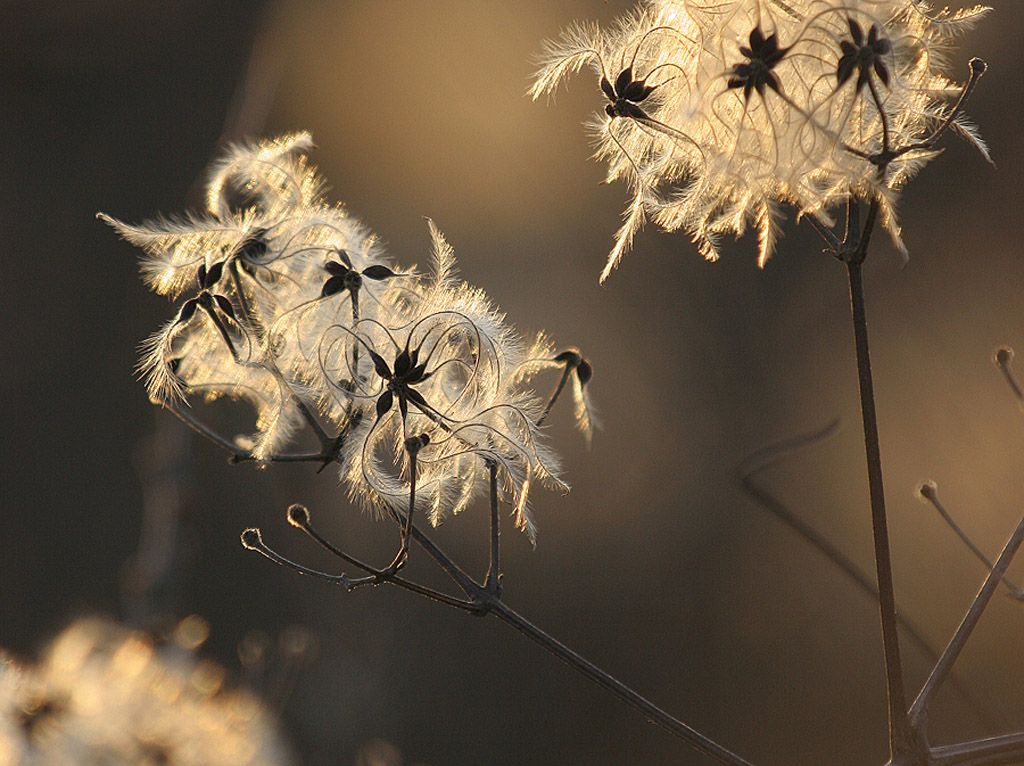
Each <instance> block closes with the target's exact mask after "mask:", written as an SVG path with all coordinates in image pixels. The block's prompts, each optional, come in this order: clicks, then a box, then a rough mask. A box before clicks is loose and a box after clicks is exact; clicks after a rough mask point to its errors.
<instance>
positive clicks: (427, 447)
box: [100, 133, 592, 538]
mask: <svg viewBox="0 0 1024 766" xmlns="http://www.w3.org/2000/svg"><path fill="white" fill-rule="evenodd" d="M311 146H312V141H311V138H310V137H309V135H308V134H305V133H299V134H295V135H291V136H285V137H283V138H280V139H277V140H272V141H264V142H258V143H252V144H245V145H240V146H235V147H232V148H230V149H229V150H228V151H227V153H226V156H225V157H224V158H223V159H222V160H220V161H219V162H217V163H216V164H215V165H214V168H213V170H212V172H211V175H210V181H209V185H208V190H207V198H206V203H207V208H208V209H207V212H206V213H203V214H202V215H192V216H186V217H183V218H178V219H159V220H156V221H152V222H148V223H143V224H140V225H131V224H126V223H122V222H120V221H117V220H115V219H113V218H110V217H109V216H105V215H102V214H101V216H100V217H101V218H102V219H103V220H105V221H106V222H107V223H109V224H110V225H112V226H113V227H114V228H115V229H117V231H118V232H120V234H121V235H122V236H123V237H124V238H125V239H127V240H128V241H130V242H132V243H134V244H136V245H139V246H140V247H142V248H143V250H144V251H145V254H144V255H143V257H142V259H141V268H142V274H143V277H144V279H145V280H146V282H147V283H148V284H149V285H150V287H152V288H153V289H154V290H155V291H156V292H158V293H160V294H165V295H169V296H171V297H172V298H176V299H178V300H180V301H181V303H180V304H179V306H178V308H177V309H176V311H175V313H174V316H173V317H172V318H171V319H170V320H168V321H167V322H166V323H165V324H164V326H163V327H162V328H160V329H159V330H158V331H157V332H156V333H154V334H153V335H152V336H150V338H149V339H147V340H146V341H145V342H144V343H143V344H142V359H141V361H140V363H139V373H140V375H141V376H142V377H143V378H144V380H145V383H146V388H147V390H148V392H149V395H150V398H151V399H152V400H153V401H154V402H156V403H158V404H162V405H165V406H168V407H171V408H173V409H175V410H176V411H177V412H178V413H179V415H180V416H182V417H183V418H185V419H186V420H188V421H190V422H191V423H192V424H193V426H194V427H199V424H198V421H197V420H195V416H193V415H191V414H189V413H190V410H189V409H188V408H189V407H190V406H191V405H192V404H193V403H195V402H196V401H197V400H210V399H216V398H219V397H228V398H231V399H240V400H242V401H245V402H246V403H248V404H249V405H251V406H252V408H253V409H254V410H255V413H256V423H255V429H254V433H252V434H251V435H246V436H242V437H236V438H235V439H234V442H233V443H234V445H235V447H236V449H238V450H241V451H242V452H243V453H244V455H243V456H244V457H246V458H251V459H255V460H257V461H261V462H269V461H272V460H274V459H276V458H278V457H280V456H282V455H283V454H284V453H285V451H286V448H287V447H288V446H289V445H290V444H291V443H292V442H293V441H294V437H295V435H296V434H297V433H298V432H299V431H300V430H302V429H303V428H304V427H305V426H309V427H310V428H311V429H313V430H314V431H316V432H317V435H318V438H319V439H320V441H321V442H322V443H323V444H328V443H332V442H333V443H334V447H333V448H332V450H331V454H329V455H327V457H326V459H325V460H326V462H330V460H333V459H335V458H340V459H341V461H342V469H341V474H342V478H343V479H344V481H345V482H346V483H347V484H348V486H349V491H350V494H351V495H352V496H353V497H354V498H357V499H358V500H360V501H362V502H364V504H366V505H367V506H369V507H373V508H376V509H378V510H383V511H385V512H393V511H403V512H404V511H405V510H407V509H408V508H409V503H410V498H411V496H412V493H413V477H412V476H411V466H410V462H409V459H408V458H409V456H408V454H407V453H406V443H407V440H408V439H410V438H415V439H420V440H421V441H422V442H423V445H422V447H421V448H420V451H419V452H418V460H417V466H416V476H415V503H416V507H417V508H422V509H423V510H424V511H426V512H427V515H428V517H429V518H430V519H431V520H432V521H433V522H434V523H438V522H439V521H440V520H441V519H442V518H443V517H444V516H445V515H447V514H453V513H457V512H459V511H460V510H462V509H463V508H465V507H466V505H467V504H468V503H469V502H470V501H471V500H473V499H474V498H475V497H478V496H479V495H481V494H483V493H484V491H485V490H486V488H487V486H488V484H489V482H490V471H491V469H490V466H491V465H495V466H497V467H498V472H497V475H498V480H499V494H500V495H501V496H502V498H503V499H504V500H505V501H507V502H508V503H509V504H511V505H512V506H513V508H514V513H515V516H516V521H517V524H518V525H519V526H520V528H522V529H523V530H524V531H526V532H527V533H528V534H529V535H530V536H531V538H532V537H533V535H534V533H535V526H534V522H533V519H532V517H531V515H530V513H529V509H528V505H527V501H528V497H529V489H530V487H531V486H532V485H533V484H536V483H541V484H545V485H547V486H549V487H552V488H556V489H561V490H563V491H564V490H566V489H567V486H566V485H565V483H564V482H563V481H562V480H561V479H560V478H559V477H558V473H559V461H558V458H557V457H556V456H555V455H554V453H553V452H552V451H551V450H550V448H548V447H547V446H546V443H545V439H544V436H543V434H542V432H541V428H540V426H539V422H540V421H541V420H542V419H543V417H544V402H543V401H542V400H541V399H540V397H539V396H538V395H537V394H536V393H535V391H534V390H533V388H532V384H533V380H534V378H535V377H536V375H537V374H538V373H540V372H543V371H545V370H548V369H555V368H559V369H564V364H563V363H562V362H561V361H559V360H557V359H556V357H555V355H554V352H553V351H552V350H551V349H550V347H548V346H547V343H546V341H542V342H538V343H536V344H534V345H533V346H530V347H527V345H526V343H525V342H524V341H523V339H522V338H521V337H520V336H519V334H518V333H516V332H515V331H514V330H513V329H512V327H511V326H510V325H509V324H508V323H507V322H506V320H505V317H504V315H502V314H501V313H500V312H498V311H497V310H496V309H495V308H494V307H493V306H492V305H491V303H490V302H489V301H488V299H487V297H486V296H485V295H484V293H483V292H482V291H480V290H478V289H476V288H473V287H470V286H468V285H466V284H465V283H463V282H462V281H461V280H459V279H458V278H457V277H456V276H455V263H454V256H453V253H452V249H451V247H450V246H449V245H448V243H447V242H445V240H444V238H443V237H442V235H441V233H440V232H439V231H438V230H437V228H436V227H435V226H434V225H433V223H431V224H430V233H431V237H432V242H433V261H434V263H433V268H432V269H431V270H430V271H431V273H430V274H428V275H422V274H417V273H415V272H414V271H412V270H403V269H401V268H399V267H397V266H395V265H394V264H393V263H392V262H391V261H390V260H389V259H388V258H387V256H386V255H385V254H384V252H383V250H382V249H381V247H380V246H379V243H378V241H377V238H376V237H375V236H373V235H372V234H371V233H370V232H369V231H367V230H366V228H365V227H364V226H363V225H362V224H360V223H359V222H358V221H355V220H354V219H353V218H352V217H351V216H350V215H349V214H348V213H347V211H345V210H344V209H343V208H341V207H337V206H332V205H329V204H327V203H326V202H325V201H324V199H323V193H322V190H323V182H322V181H321V179H320V177H319V176H318V175H317V173H316V170H315V169H314V168H312V167H311V166H310V165H309V164H308V163H307V162H306V159H305V157H304V152H306V151H308V150H309V149H310V148H311ZM573 369H574V370H575V371H576V373H577V375H576V377H577V378H579V380H577V381H575V382H574V383H573V391H574V393H575V396H576V402H577V419H578V422H579V423H580V425H581V427H582V428H583V430H584V431H585V432H586V433H588V434H589V428H590V426H591V416H590V413H591V411H592V410H591V409H590V407H589V405H588V404H587V403H588V401H589V400H588V398H587V394H586V391H585V389H584V388H583V386H584V385H585V383H586V380H583V378H582V377H580V375H579V373H580V370H579V369H577V368H576V367H574V368H573ZM587 370H588V371H589V365H588V366H587ZM587 377H588V378H589V372H588V375H587ZM200 430H201V429H200ZM421 437H422V439H421ZM416 443H417V444H418V443H419V442H416Z"/></svg>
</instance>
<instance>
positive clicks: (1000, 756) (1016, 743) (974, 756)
mask: <svg viewBox="0 0 1024 766" xmlns="http://www.w3.org/2000/svg"><path fill="white" fill-rule="evenodd" d="M1022 761H1024V732H1016V733H1015V734H1006V735H1004V736H1002V737H990V738H989V739H979V740H976V741H974V742H965V743H963V744H960V745H944V746H940V747H933V748H932V750H931V761H930V766H968V765H970V766H1012V764H1019V763H1021V762H1022Z"/></svg>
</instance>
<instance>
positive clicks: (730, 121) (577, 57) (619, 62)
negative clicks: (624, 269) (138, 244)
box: [531, 0, 988, 280]
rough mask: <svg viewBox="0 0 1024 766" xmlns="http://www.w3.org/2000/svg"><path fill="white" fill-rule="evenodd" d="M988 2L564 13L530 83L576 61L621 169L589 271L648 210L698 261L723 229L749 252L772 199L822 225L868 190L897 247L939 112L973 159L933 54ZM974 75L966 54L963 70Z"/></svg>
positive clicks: (752, 3)
mask: <svg viewBox="0 0 1024 766" xmlns="http://www.w3.org/2000/svg"><path fill="white" fill-rule="evenodd" d="M987 10H988V9H987V8H982V7H976V8H972V9H969V10H963V11H959V12H956V13H950V12H947V11H942V12H938V13H933V12H932V11H931V9H930V8H929V7H928V6H926V5H925V4H924V3H923V2H921V1H920V0H726V1H725V2H716V3H700V2H695V1H694V0H647V2H645V3H644V7H643V9H642V10H640V11H638V12H635V13H633V14H631V15H629V16H627V17H625V18H624V19H622V20H620V21H619V22H618V23H617V24H616V25H614V26H613V27H612V28H611V29H609V30H606V31H602V30H600V29H598V27H597V26H596V25H576V26H574V27H572V28H570V29H569V30H568V31H566V32H565V33H563V35H562V37H561V38H560V39H559V40H557V41H556V42H552V43H548V44H547V46H546V48H545V50H544V52H543V54H542V57H541V61H540V64H541V67H540V69H539V71H538V73H537V75H536V79H535V83H534V86H533V88H532V90H531V94H532V95H533V97H534V98H537V97H539V96H540V95H541V94H544V93H551V92H553V91H554V89H555V88H556V87H557V85H558V83H559V82H560V81H561V80H562V79H563V78H564V77H566V76H567V75H568V74H570V73H572V72H576V71H578V70H579V69H580V68H581V67H582V66H584V65H585V64H590V65H591V66H592V67H593V68H594V70H595V72H596V73H597V75H598V78H599V84H600V88H601V91H602V92H603V93H604V96H605V97H606V98H607V99H608V100H609V101H610V103H608V104H606V105H605V117H604V118H603V119H601V120H599V121H598V122H597V123H596V124H595V126H594V127H595V135H596V138H597V142H598V148H597V156H598V157H599V158H600V159H603V160H606V161H607V162H608V179H609V180H613V179H618V178H623V179H625V180H626V182H627V183H628V184H629V186H630V188H631V191H632V193H633V200H632V202H631V204H630V206H629V207H628V208H627V210H626V214H625V219H626V220H625V224H624V225H623V227H622V228H621V229H620V230H619V232H618V234H617V236H616V241H615V246H614V248H613V250H612V253H611V255H610V257H609V260H608V264H607V266H606V267H605V270H604V272H603V273H602V275H601V279H602V280H603V279H605V278H606V277H607V276H608V274H609V272H610V271H611V269H613V268H614V267H615V266H616V265H617V264H618V262H619V260H620V259H621V257H622V255H623V253H624V252H625V251H626V250H627V249H628V248H629V247H630V245H631V242H632V238H633V235H634V234H635V232H636V231H637V230H638V228H639V227H640V226H641V225H642V224H643V223H644V221H645V220H646V218H647V217H648V216H650V217H653V219H654V220H655V221H656V222H657V223H658V224H659V225H660V226H661V227H662V228H664V229H666V230H669V231H672V230H675V229H683V230H685V231H686V232H688V233H689V234H690V236H691V237H692V238H693V240H694V242H695V243H696V244H697V245H698V248H699V249H700V252H701V253H702V254H703V255H704V256H705V257H707V258H709V259H716V258H717V257H718V255H719V240H720V238H721V236H722V235H723V234H725V233H730V232H731V233H733V234H735V235H736V236H737V237H738V236H740V235H741V234H742V233H743V232H744V231H745V229H746V227H747V226H748V225H749V224H751V223H753V225H754V227H755V228H756V229H757V230H758V238H759V263H760V264H762V265H763V264H764V262H765V261H766V260H767V259H768V257H769V256H770V255H771V254H772V252H773V251H774V248H775V242H776V239H777V237H778V222H779V218H780V207H781V206H782V205H791V206H793V207H794V208H795V209H796V210H797V212H798V215H799V216H803V215H814V216H816V217H817V218H818V219H819V220H820V221H822V222H823V223H825V224H830V223H831V221H832V218H831V216H832V211H833V210H834V209H835V208H837V207H838V206H839V205H840V204H842V203H845V202H847V201H849V200H855V199H865V198H868V199H876V200H878V202H879V204H880V207H881V213H882V223H883V224H884V225H885V227H886V228H887V230H888V232H889V234H890V236H891V238H892V240H893V242H894V244H895V245H896V247H897V248H898V249H900V251H901V252H903V251H905V248H904V246H903V243H902V240H901V238H900V229H899V225H898V223H897V221H896V215H895V205H896V200H897V197H898V192H899V189H900V188H901V187H902V185H903V183H904V182H905V181H906V180H907V179H908V178H910V177H911V176H912V175H913V174H914V173H915V172H917V171H918V170H919V169H920V168H921V167H922V166H923V165H924V164H925V163H927V161H928V160H930V159H931V158H932V157H934V156H935V155H936V154H937V152H936V151H935V150H934V146H933V145H932V144H930V143H928V142H927V141H926V139H928V137H929V136H930V135H931V134H933V133H934V132H935V131H936V130H937V129H938V128H939V127H940V126H941V125H942V123H943V122H944V121H945V120H947V119H949V118H951V117H952V125H951V127H952V128H953V129H954V130H956V131H957V132H959V133H961V134H962V135H964V136H966V137H967V138H968V139H969V140H971V141H972V142H974V144H975V145H976V146H977V147H978V148H979V149H980V150H981V151H982V153H983V154H986V157H987V153H986V152H987V150H986V148H985V145H984V144H983V143H982V142H981V140H980V138H978V136H977V134H976V132H975V131H974V128H973V126H972V125H971V124H970V123H969V122H968V121H967V120H966V118H964V117H963V115H962V114H961V113H959V112H957V113H955V114H954V113H953V112H952V110H951V106H950V100H951V99H954V98H956V96H957V95H958V93H959V88H958V87H957V86H956V85H955V84H954V83H953V82H952V81H951V80H950V79H949V77H948V74H947V70H946V67H945V64H944V53H945V51H946V50H947V49H948V48H949V46H950V45H951V43H952V41H953V39H954V38H955V36H956V35H957V34H959V33H960V32H962V31H963V30H965V29H967V28H969V27H970V26H971V25H972V24H973V23H974V22H975V21H976V20H978V19H979V18H980V17H981V16H982V15H984V13H985V12H987ZM855 74H856V77H854V75H855ZM978 74H980V72H978V71H975V70H974V69H973V67H972V82H973V80H974V79H976V77H977V75H978ZM612 82H614V85H612ZM641 101H642V102H643V106H642V107H641V106H640V105H639V104H640V102H641Z"/></svg>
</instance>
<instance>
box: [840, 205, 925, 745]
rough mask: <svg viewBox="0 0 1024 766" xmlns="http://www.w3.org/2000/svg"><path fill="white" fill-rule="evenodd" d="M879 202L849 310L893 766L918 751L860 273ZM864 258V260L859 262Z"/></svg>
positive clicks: (853, 278)
mask: <svg viewBox="0 0 1024 766" xmlns="http://www.w3.org/2000/svg"><path fill="white" fill-rule="evenodd" d="M877 210H878V203H877V202H873V203H872V206H871V210H870V211H869V214H868V221H867V223H866V224H865V228H864V234H863V235H862V237H861V241H860V243H859V246H858V248H857V252H856V253H855V254H854V257H851V258H849V259H847V261H846V267H847V272H848V276H849V281H850V310H851V314H852V317H853V335H854V341H855V344H856V350H857V378H858V381H859V385H860V407H861V415H862V418H863V422H864V446H865V450H866V454H867V466H868V490H869V494H870V498H871V531H872V536H873V538H874V545H875V574H876V577H877V581H878V604H879V613H880V615H881V621H882V651H883V653H884V656H885V677H886V693H887V697H888V703H889V754H890V757H891V758H892V759H893V762H894V763H898V762H900V761H901V760H903V761H905V760H906V759H907V758H908V757H909V756H910V755H911V754H912V753H913V752H914V750H915V747H914V743H913V735H912V733H911V730H910V724H909V721H908V719H907V703H906V693H905V692H904V687H903V667H902V662H901V659H900V646H899V630H898V625H897V620H896V596H895V593H894V589H893V579H892V560H891V557H890V554H889V529H888V524H887V521H886V514H885V493H884V490H883V487H882V455H881V450H880V449H879V445H878V418H877V415H876V413H875V393H874V384H873V382H872V378H871V356H870V353H869V350H868V326H867V311H866V309H865V305H864V280H863V274H862V271H861V267H862V264H863V262H864V253H865V252H866V250H867V243H868V240H869V238H870V235H871V230H872V229H873V228H874V223H875V218H876V216H877ZM857 256H859V257H857Z"/></svg>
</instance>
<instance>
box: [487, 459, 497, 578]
mask: <svg viewBox="0 0 1024 766" xmlns="http://www.w3.org/2000/svg"><path fill="white" fill-rule="evenodd" d="M487 470H488V472H489V474H490V476H489V479H490V495H491V561H490V565H489V566H488V567H487V578H486V579H485V580H484V588H485V589H487V590H489V591H490V592H491V593H493V594H494V595H495V596H499V597H500V596H501V562H500V559H499V556H500V553H501V549H500V537H501V518H500V516H499V515H498V464H497V463H496V462H495V461H493V460H490V459H488V460H487Z"/></svg>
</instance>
